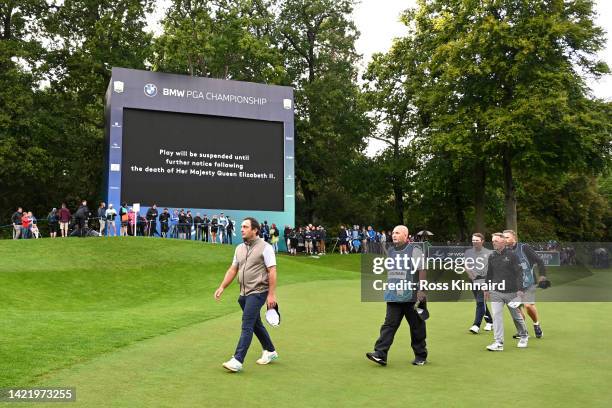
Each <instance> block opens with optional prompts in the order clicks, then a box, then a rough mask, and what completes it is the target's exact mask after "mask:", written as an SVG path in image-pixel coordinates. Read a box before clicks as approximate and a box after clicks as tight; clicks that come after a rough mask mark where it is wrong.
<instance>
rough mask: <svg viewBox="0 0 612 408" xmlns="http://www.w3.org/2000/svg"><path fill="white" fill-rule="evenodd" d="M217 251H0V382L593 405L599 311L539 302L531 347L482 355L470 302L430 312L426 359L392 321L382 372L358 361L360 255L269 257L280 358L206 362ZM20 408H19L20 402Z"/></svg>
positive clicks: (230, 329) (93, 402)
mask: <svg viewBox="0 0 612 408" xmlns="http://www.w3.org/2000/svg"><path fill="white" fill-rule="evenodd" d="M231 253H232V249H231V248H228V247H213V246H211V245H203V244H199V243H194V242H178V241H162V240H157V239H134V238H131V239H129V238H128V239H110V240H109V239H86V240H80V239H69V240H55V241H53V240H49V239H46V240H31V241H16V242H12V241H2V242H0V259H2V263H1V264H0V329H1V330H2V332H1V336H0V344H1V347H0V361H1V364H2V370H1V371H0V387H8V386H47V387H48V386H52V385H62V386H71V387H76V389H77V402H76V403H68V404H58V403H52V404H41V403H37V404H32V406H35V407H40V406H45V405H50V406H52V407H57V406H63V405H66V406H69V407H81V406H82V407H153V406H155V407H181V406H193V407H201V406H235V405H238V404H241V405H247V404H248V405H249V406H281V407H284V406H288V405H291V406H366V405H367V406H372V405H381V406H406V405H412V404H422V405H427V406H441V405H446V406H448V407H455V406H473V405H475V404H482V403H483V402H485V403H487V405H489V404H490V405H494V406H508V407H516V406H517V405H518V406H521V407H523V406H540V407H541V406H572V407H574V406H591V407H597V406H601V407H604V406H605V407H608V406H610V405H611V404H612V396H611V393H610V392H609V391H608V389H609V384H610V382H611V380H612V374H611V373H610V367H612V356H611V354H610V353H611V352H612V347H611V342H610V338H612V327H611V326H610V325H609V324H608V321H609V318H608V316H609V314H610V313H611V312H612V304H609V303H583V304H576V303H545V302H543V303H540V304H539V310H540V313H541V316H542V324H543V328H544V330H545V337H544V338H543V339H531V340H530V343H529V348H528V349H525V350H520V349H517V348H515V347H514V346H515V344H514V341H510V339H509V337H510V335H511V333H513V331H512V328H511V326H512V324H511V322H510V318H509V315H508V314H507V313H506V327H507V340H506V350H505V351H504V352H502V353H491V352H487V351H486V350H485V349H484V347H485V345H486V344H488V343H490V342H491V335H490V334H480V335H477V336H474V335H470V334H467V333H466V331H467V328H468V327H469V324H470V323H471V319H472V316H473V315H472V311H473V306H472V304H471V303H467V302H459V303H432V304H430V311H431V314H432V317H431V320H429V321H428V327H427V330H428V348H429V352H430V358H429V360H430V363H429V364H428V365H426V366H424V367H413V366H411V365H410V361H411V359H412V351H411V349H410V339H409V332H408V328H407V325H406V324H404V326H403V327H402V328H401V329H400V331H399V332H398V334H397V336H396V341H395V344H394V345H393V348H392V349H391V353H390V355H389V366H388V367H384V368H383V367H378V366H375V365H374V364H373V363H371V362H370V361H368V360H366V359H365V357H364V353H365V352H366V351H369V350H370V349H371V348H372V346H373V343H374V341H375V339H376V337H377V334H378V330H379V328H380V324H381V323H382V320H383V317H384V304H380V303H361V302H360V292H359V286H360V285H359V274H358V268H359V257H357V256H343V257H340V256H337V255H335V256H327V257H323V258H321V259H312V258H289V257H286V256H281V257H279V261H278V264H279V281H280V284H281V286H280V287H279V290H278V299H279V302H280V304H281V310H282V313H283V323H282V325H281V327H280V328H277V329H271V330H270V331H271V335H272V338H273V340H274V342H275V344H276V347H277V349H278V352H279V355H280V359H279V360H278V361H277V362H275V363H274V364H272V365H270V366H263V367H261V366H257V365H256V364H255V362H254V361H255V360H256V359H257V358H258V357H259V353H260V346H259V344H258V343H257V340H256V339H255V340H254V343H253V346H252V347H251V350H250V351H249V354H248V355H247V359H246V361H245V370H244V372H242V373H240V374H229V373H226V372H225V371H224V370H223V368H221V362H223V361H225V360H227V359H228V358H229V357H230V356H231V354H232V353H233V351H234V348H235V344H236V341H237V339H238V335H239V327H240V313H239V307H238V305H237V303H236V297H237V291H236V286H232V287H231V288H229V289H228V290H227V291H226V292H225V294H224V299H223V301H222V302H221V303H218V304H217V303H215V302H214V300H213V299H212V292H213V290H214V288H215V287H216V286H217V285H218V283H219V281H220V279H221V277H222V275H223V273H224V271H225V269H226V268H227V266H228V262H229V260H230V257H231ZM19 406H28V404H20V405H19Z"/></svg>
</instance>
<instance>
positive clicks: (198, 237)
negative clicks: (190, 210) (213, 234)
mask: <svg viewBox="0 0 612 408" xmlns="http://www.w3.org/2000/svg"><path fill="white" fill-rule="evenodd" d="M195 240H196V241H201V240H202V226H201V225H196V227H195Z"/></svg>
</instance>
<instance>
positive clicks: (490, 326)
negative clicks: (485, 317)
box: [485, 323, 493, 331]
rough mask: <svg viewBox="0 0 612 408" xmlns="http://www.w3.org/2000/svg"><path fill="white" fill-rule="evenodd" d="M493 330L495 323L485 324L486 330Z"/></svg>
mask: <svg viewBox="0 0 612 408" xmlns="http://www.w3.org/2000/svg"><path fill="white" fill-rule="evenodd" d="M491 330H493V323H487V324H485V331H491Z"/></svg>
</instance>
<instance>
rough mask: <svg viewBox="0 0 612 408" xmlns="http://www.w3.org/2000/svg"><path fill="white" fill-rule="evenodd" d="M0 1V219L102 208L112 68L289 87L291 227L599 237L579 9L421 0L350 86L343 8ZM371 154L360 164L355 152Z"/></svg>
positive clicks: (130, 0) (605, 162)
mask: <svg viewBox="0 0 612 408" xmlns="http://www.w3.org/2000/svg"><path fill="white" fill-rule="evenodd" d="M155 6H156V2H154V1H152V0H113V1H110V0H65V1H63V2H57V1H52V0H20V1H4V2H2V3H0V189H1V192H2V193H1V194H0V215H1V216H2V219H3V220H6V222H2V224H8V223H9V221H8V220H9V218H10V213H11V212H12V211H13V210H14V207H15V206H16V205H22V206H24V207H25V208H28V209H32V210H33V211H34V212H35V214H37V215H38V216H39V218H40V217H41V216H44V215H45V214H46V213H47V212H48V211H49V209H50V206H58V205H59V203H61V202H63V201H66V202H69V203H71V202H74V203H76V202H77V201H78V200H80V199H89V200H92V201H97V200H101V199H102V197H103V192H102V178H103V132H104V94H105V91H106V87H107V85H108V82H109V80H110V73H111V68H112V67H113V66H117V67H126V68H135V69H147V70H154V71H161V72H169V73H178V74H185V75H193V76H201V77H212V78H221V79H232V80H244V81H253V82H263V83H268V84H278V85H288V86H292V87H294V89H295V115H296V125H295V133H296V134H295V140H296V147H295V149H296V190H297V191H296V193H297V194H296V200H297V203H296V204H297V205H296V208H297V214H296V217H297V220H298V223H299V224H305V223H310V222H314V223H317V224H320V223H324V224H326V225H329V226H334V225H338V224H340V223H351V224H352V223H357V224H364V223H365V224H372V225H376V226H378V227H380V228H388V227H390V226H392V225H394V224H397V223H407V224H408V225H410V226H411V227H413V228H427V229H429V230H432V231H434V232H435V233H436V234H437V235H436V237H438V238H440V239H445V240H446V239H456V240H465V239H467V238H468V237H469V235H470V234H471V232H473V231H481V232H491V231H493V230H499V229H502V228H505V227H508V228H511V229H515V230H518V231H519V233H520V234H521V236H522V237H524V238H528V239H533V240H543V239H546V240H547V239H563V240H609V239H610V237H611V235H612V232H611V231H610V225H612V222H611V221H612V206H611V205H610V204H611V202H612V196H611V193H612V179H611V178H610V175H609V170H610V163H611V154H612V138H611V136H610V135H611V133H610V130H611V129H610V126H611V120H610V118H611V115H610V111H611V105H610V102H606V101H602V100H599V99H597V98H595V97H594V96H593V95H592V92H591V90H590V89H589V87H588V86H587V81H588V80H589V79H597V78H599V77H601V76H602V75H605V74H607V73H608V71H609V68H608V66H607V65H606V64H605V63H604V62H602V61H600V60H599V59H598V58H597V52H598V51H599V50H601V49H602V48H603V47H604V45H605V40H606V39H605V35H604V32H603V30H602V29H601V28H600V27H598V26H596V25H595V23H594V17H595V10H594V4H593V1H591V0H568V1H561V0H530V1H526V0H485V1H474V2H470V1H456V0H446V1H442V0H427V1H426V0H420V1H418V3H417V6H416V7H415V8H413V9H408V10H406V11H405V12H403V13H402V14H401V16H398V18H401V21H402V22H403V24H405V25H406V27H407V34H406V35H405V36H404V37H402V38H397V39H395V40H394V42H393V44H392V46H391V48H390V50H389V51H388V52H386V53H380V54H375V55H374V56H373V57H372V59H371V60H370V61H368V64H367V68H366V69H365V71H364V72H363V73H361V75H360V72H359V70H358V63H359V62H360V59H361V57H360V55H358V54H357V52H356V50H355V41H356V40H357V38H358V37H359V32H358V30H357V28H356V27H355V24H354V22H353V20H352V12H353V9H354V7H355V2H354V1H352V0H312V1H306V0H235V1H230V0H208V1H206V0H172V1H171V2H170V4H169V7H168V8H167V10H165V14H164V15H163V17H162V21H161V30H160V32H158V33H151V32H149V31H148V29H147V17H150V16H151V15H152V13H153V12H154V11H155ZM371 139H376V140H378V141H380V143H382V145H383V146H384V148H383V149H382V150H381V151H380V152H379V153H378V154H376V155H375V156H374V157H371V156H368V155H366V154H365V148H366V146H367V143H368V140H371Z"/></svg>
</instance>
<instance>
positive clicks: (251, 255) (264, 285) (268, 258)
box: [214, 217, 278, 372]
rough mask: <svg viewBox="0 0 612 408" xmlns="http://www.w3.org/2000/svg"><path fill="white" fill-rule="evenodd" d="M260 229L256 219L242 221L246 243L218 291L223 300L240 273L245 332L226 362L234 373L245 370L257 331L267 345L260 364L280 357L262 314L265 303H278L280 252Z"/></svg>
mask: <svg viewBox="0 0 612 408" xmlns="http://www.w3.org/2000/svg"><path fill="white" fill-rule="evenodd" d="M259 228H260V226H259V223H258V222H257V220H256V219H255V218H252V217H247V218H245V219H244V221H242V225H241V228H240V230H241V233H242V240H243V241H244V242H243V243H242V244H240V245H238V246H237V247H236V250H235V252H234V259H233V260H232V264H231V266H230V267H229V269H228V270H227V272H226V273H225V277H224V278H223V281H222V282H221V285H220V286H219V288H218V289H217V290H216V291H215V294H214V297H215V300H217V301H219V300H221V296H222V295H223V291H224V290H225V288H227V287H228V286H229V285H230V283H232V281H233V280H234V278H235V277H236V275H238V283H239V284H240V297H239V298H238V303H239V304H240V307H241V309H242V331H241V333H240V339H239V341H238V345H237V346H236V351H235V352H234V355H233V356H232V358H231V359H230V360H229V361H226V362H225V363H223V367H224V368H225V369H226V370H228V371H230V372H238V371H242V365H243V363H244V359H245V357H246V354H247V352H248V350H249V347H250V345H251V341H252V339H253V334H255V336H257V339H258V340H259V342H260V343H261V346H262V348H263V353H262V355H261V358H259V359H258V360H257V361H256V363H257V364H262V365H265V364H269V363H271V362H272V361H274V360H276V359H277V358H278V354H277V352H276V348H275V347H274V344H272V340H271V339H270V335H269V334H268V331H267V330H266V328H265V326H264V325H263V323H262V321H261V317H260V309H261V308H262V306H263V305H264V304H266V305H267V306H268V308H274V307H275V306H276V255H275V254H274V249H272V246H271V245H270V244H268V243H267V242H265V241H264V240H263V239H261V238H259V237H258V233H259Z"/></svg>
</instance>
